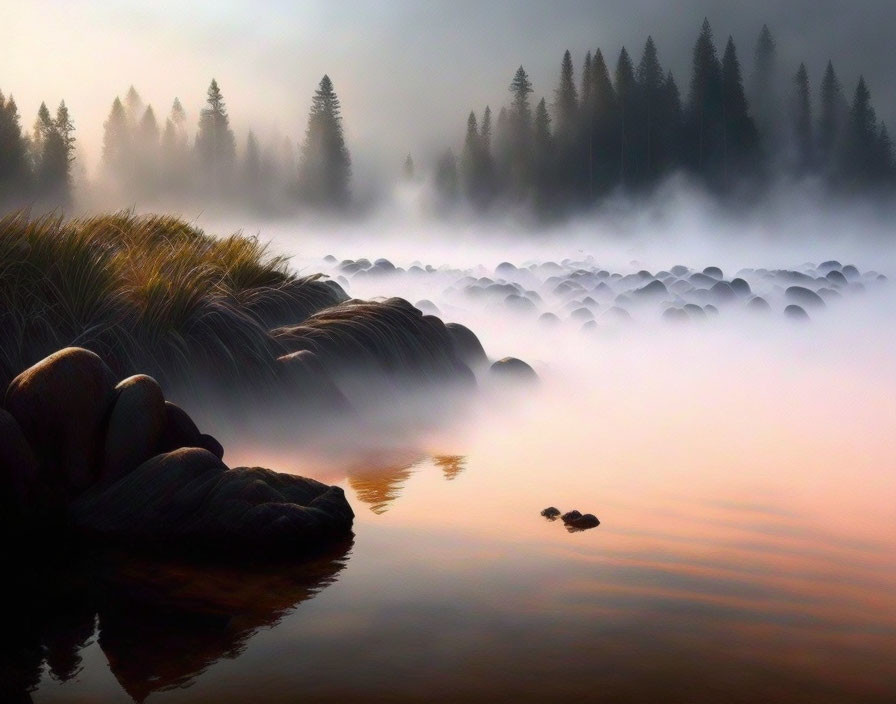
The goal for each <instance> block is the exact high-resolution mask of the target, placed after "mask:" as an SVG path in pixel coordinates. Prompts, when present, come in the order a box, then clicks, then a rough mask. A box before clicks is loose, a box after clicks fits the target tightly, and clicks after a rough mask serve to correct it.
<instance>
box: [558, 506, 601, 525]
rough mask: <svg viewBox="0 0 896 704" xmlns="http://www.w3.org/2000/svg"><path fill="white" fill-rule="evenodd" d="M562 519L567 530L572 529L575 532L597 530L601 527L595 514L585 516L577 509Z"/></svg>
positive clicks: (564, 515)
mask: <svg viewBox="0 0 896 704" xmlns="http://www.w3.org/2000/svg"><path fill="white" fill-rule="evenodd" d="M560 518H561V519H562V520H563V523H564V524H565V525H566V526H567V528H572V529H574V530H588V529H589V528H596V527H597V526H599V525H600V521H599V520H598V519H597V516H595V515H594V514H593V513H585V514H583V513H579V512H578V511H576V510H575V509H573V510H572V511H568V512H567V513H564V514H563V515H562V516H561V517H560Z"/></svg>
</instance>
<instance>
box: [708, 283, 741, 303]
mask: <svg viewBox="0 0 896 704" xmlns="http://www.w3.org/2000/svg"><path fill="white" fill-rule="evenodd" d="M709 293H710V295H711V296H712V299H713V300H714V301H716V302H717V303H727V302H728V301H733V300H734V299H735V298H737V293H736V292H735V291H734V289H733V288H732V287H731V284H729V283H728V282H727V281H716V282H715V283H714V284H713V285H712V288H711V289H709Z"/></svg>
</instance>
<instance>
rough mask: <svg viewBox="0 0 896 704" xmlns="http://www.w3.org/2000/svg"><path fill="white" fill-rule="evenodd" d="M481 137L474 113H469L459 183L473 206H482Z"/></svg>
mask: <svg viewBox="0 0 896 704" xmlns="http://www.w3.org/2000/svg"><path fill="white" fill-rule="evenodd" d="M481 163H482V135H481V134H480V132H479V123H478V122H477V120H476V113H475V112H473V111H472V110H471V111H470V116H469V117H468V118H467V135H466V137H465V138H464V150H463V153H462V154H461V181H462V183H463V189H464V195H465V196H466V198H467V200H468V201H469V202H470V203H471V204H472V205H475V206H482V205H483V202H482V191H481V183H480V174H481V172H482V167H481Z"/></svg>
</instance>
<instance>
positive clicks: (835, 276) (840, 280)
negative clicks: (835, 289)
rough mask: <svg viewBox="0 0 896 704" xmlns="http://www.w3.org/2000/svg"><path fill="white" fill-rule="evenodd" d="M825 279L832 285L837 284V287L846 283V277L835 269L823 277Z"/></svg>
mask: <svg viewBox="0 0 896 704" xmlns="http://www.w3.org/2000/svg"><path fill="white" fill-rule="evenodd" d="M825 278H826V279H827V280H828V281H830V282H831V283H832V284H837V285H838V286H846V283H847V281H846V277H845V276H844V275H843V274H841V273H840V272H839V271H837V270H836V269H832V270H831V271H829V272H828V273H827V274H826V275H825Z"/></svg>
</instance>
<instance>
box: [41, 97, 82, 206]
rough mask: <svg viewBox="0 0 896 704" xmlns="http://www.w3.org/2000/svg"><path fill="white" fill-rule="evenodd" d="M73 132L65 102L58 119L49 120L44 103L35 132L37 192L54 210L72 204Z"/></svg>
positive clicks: (57, 112) (57, 111) (58, 111)
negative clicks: (37, 156) (56, 206)
mask: <svg viewBox="0 0 896 704" xmlns="http://www.w3.org/2000/svg"><path fill="white" fill-rule="evenodd" d="M74 130H75V126H74V123H73V122H72V119H71V116H70V115H69V112H68V108H67V107H66V105H65V101H62V102H61V103H60V104H59V108H58V109H57V110H56V118H55V119H53V118H51V117H50V111H49V110H48V109H47V106H46V104H45V103H41V105H40V110H38V113H37V122H36V124H35V130H34V131H35V139H34V144H35V147H36V149H39V158H38V162H37V163H38V168H37V171H36V175H37V189H38V195H39V197H40V198H41V199H42V200H43V201H45V202H46V203H48V204H51V205H54V206H55V205H62V206H65V205H68V204H69V203H70V201H71V162H72V161H73V159H74V149H75V137H74Z"/></svg>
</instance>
